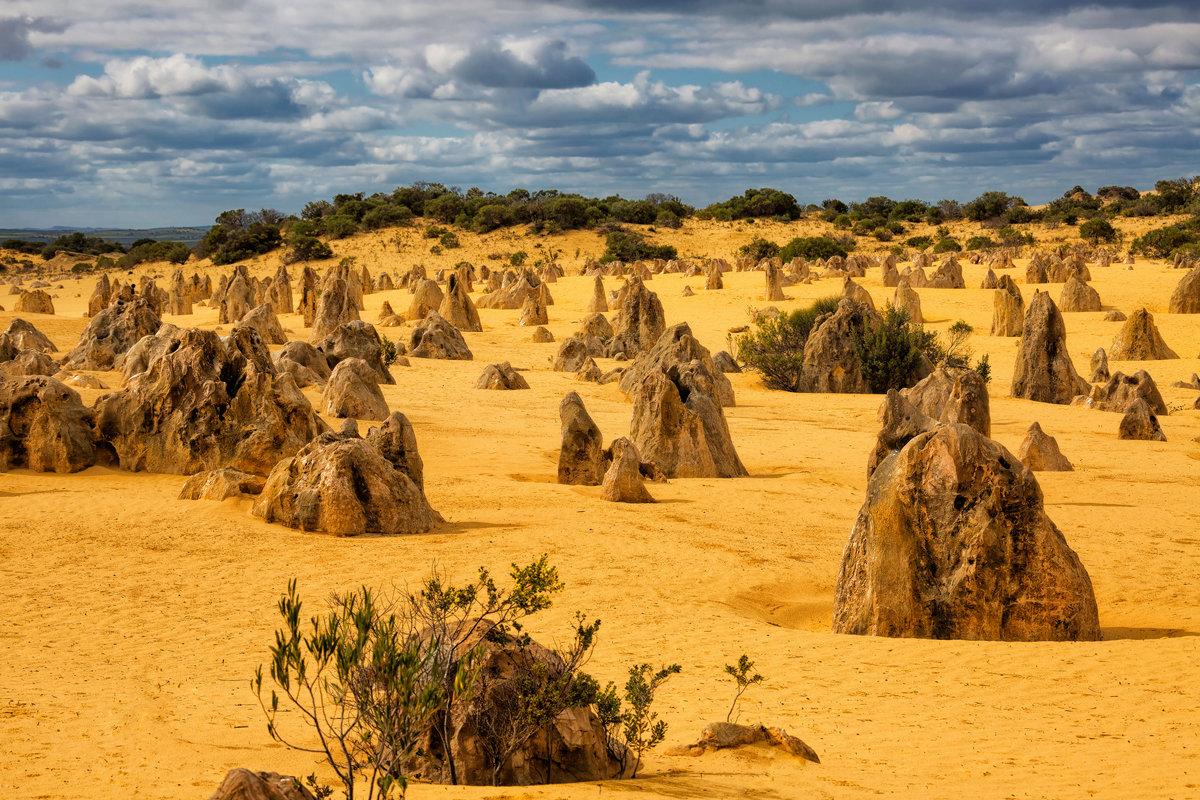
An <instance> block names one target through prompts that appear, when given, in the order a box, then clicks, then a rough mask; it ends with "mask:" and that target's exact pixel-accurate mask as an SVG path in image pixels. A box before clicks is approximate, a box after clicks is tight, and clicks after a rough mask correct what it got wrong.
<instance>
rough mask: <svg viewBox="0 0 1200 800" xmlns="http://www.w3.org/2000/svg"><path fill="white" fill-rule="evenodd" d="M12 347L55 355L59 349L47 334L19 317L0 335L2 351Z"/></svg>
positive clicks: (0, 348) (0, 349)
mask: <svg viewBox="0 0 1200 800" xmlns="http://www.w3.org/2000/svg"><path fill="white" fill-rule="evenodd" d="M8 345H11V346H12V347H13V348H14V349H16V350H36V351H37V352H39V353H55V352H58V348H57V347H55V346H54V342H52V341H50V338H49V337H48V336H46V334H44V333H42V332H41V331H39V330H38V329H37V328H35V327H34V326H33V325H32V324H31V323H29V322H26V321H25V320H23V319H20V318H19V317H18V318H17V319H14V320H13V321H12V322H10V323H9V324H8V328H6V329H5V331H4V333H0V351H3V350H4V348H5V347H6V346H8Z"/></svg>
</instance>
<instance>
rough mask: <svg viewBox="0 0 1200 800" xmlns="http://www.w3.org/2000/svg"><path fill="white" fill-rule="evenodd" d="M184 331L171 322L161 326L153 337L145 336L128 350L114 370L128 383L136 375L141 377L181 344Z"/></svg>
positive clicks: (121, 356)
mask: <svg viewBox="0 0 1200 800" xmlns="http://www.w3.org/2000/svg"><path fill="white" fill-rule="evenodd" d="M182 336H183V331H182V330H180V329H179V328H176V327H175V326H174V325H172V324H171V323H169V322H164V323H163V324H162V325H160V326H159V328H158V331H157V332H155V334H154V335H153V336H143V337H142V338H141V339H138V341H137V344H135V345H134V346H133V347H131V348H129V349H128V350H126V351H125V352H124V353H122V354H121V355H120V356H119V357H118V358H117V362H116V363H115V364H113V369H116V370H117V371H119V372H120V373H121V374H122V375H123V376H124V377H125V381H126V382H128V381H129V380H130V379H132V378H133V376H135V375H140V374H142V373H143V372H145V371H146V370H148V369H150V365H151V364H153V363H154V362H155V361H157V360H158V359H160V358H162V357H163V356H164V355H166V354H167V353H169V352H171V351H172V350H174V349H175V347H177V346H178V344H179V339H180V337H182Z"/></svg>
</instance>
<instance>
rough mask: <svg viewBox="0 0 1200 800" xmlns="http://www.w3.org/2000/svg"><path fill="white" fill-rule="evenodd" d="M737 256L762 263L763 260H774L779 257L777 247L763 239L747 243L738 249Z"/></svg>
mask: <svg viewBox="0 0 1200 800" xmlns="http://www.w3.org/2000/svg"><path fill="white" fill-rule="evenodd" d="M738 255H739V256H743V257H745V258H752V259H754V260H755V261H762V260H763V259H764V258H774V257H775V256H777V255H779V245H777V244H775V243H774V242H770V241H767V240H766V239H763V238H758V239H755V240H753V241H751V242H747V243H746V244H744V245H742V246H741V247H739V248H738Z"/></svg>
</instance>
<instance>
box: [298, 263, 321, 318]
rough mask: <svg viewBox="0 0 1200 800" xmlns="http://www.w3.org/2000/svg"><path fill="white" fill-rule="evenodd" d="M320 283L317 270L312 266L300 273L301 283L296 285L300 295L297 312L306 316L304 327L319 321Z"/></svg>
mask: <svg viewBox="0 0 1200 800" xmlns="http://www.w3.org/2000/svg"><path fill="white" fill-rule="evenodd" d="M318 284H319V279H318V278H317V273H316V270H314V269H313V268H312V267H305V268H304V271H303V272H301V273H300V283H299V285H298V286H297V287H296V291H297V293H298V294H299V295H300V302H299V305H298V306H297V308H296V313H298V314H300V315H301V316H303V317H304V327H306V328H311V327H312V326H313V323H315V322H316V321H317V295H318V293H319V290H318V288H317V287H318Z"/></svg>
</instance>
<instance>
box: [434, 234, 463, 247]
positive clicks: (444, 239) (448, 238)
mask: <svg viewBox="0 0 1200 800" xmlns="http://www.w3.org/2000/svg"><path fill="white" fill-rule="evenodd" d="M438 244H440V245H441V246H442V247H444V248H446V249H447V250H453V249H454V248H456V247H460V246H461V245H460V244H459V241H458V235H457V234H455V233H454V232H453V231H446V232H445V233H443V234H442V235H441V238H439V239H438Z"/></svg>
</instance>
